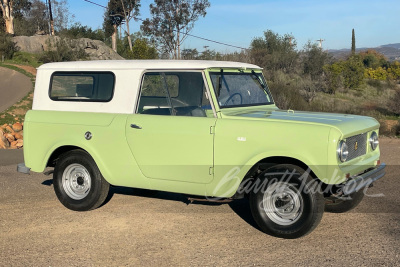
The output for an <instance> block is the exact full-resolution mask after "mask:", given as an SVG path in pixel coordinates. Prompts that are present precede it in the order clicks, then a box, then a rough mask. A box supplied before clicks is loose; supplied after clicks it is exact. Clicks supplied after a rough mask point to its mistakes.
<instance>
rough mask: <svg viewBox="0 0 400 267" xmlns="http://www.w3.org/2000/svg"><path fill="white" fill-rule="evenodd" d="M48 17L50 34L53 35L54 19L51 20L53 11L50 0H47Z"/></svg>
mask: <svg viewBox="0 0 400 267" xmlns="http://www.w3.org/2000/svg"><path fill="white" fill-rule="evenodd" d="M49 18H50V35H53V36H54V20H53V12H52V11H51V0H49Z"/></svg>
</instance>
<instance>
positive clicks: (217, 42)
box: [83, 0, 247, 50]
mask: <svg viewBox="0 0 400 267" xmlns="http://www.w3.org/2000/svg"><path fill="white" fill-rule="evenodd" d="M83 1H85V2H88V3H90V4H93V5H96V6H99V7H102V8H107V7H106V6H103V5H100V4H98V3H95V2H93V1H90V0H83ZM134 19H136V20H139V21H142V22H143V21H144V19H141V18H134ZM173 31H174V32H178V31H177V30H173ZM179 33H181V34H185V35H187V36H190V37H193V38H197V39H200V40H203V41H207V42H211V43H215V44H220V45H225V46H229V47H233V48H238V49H244V50H246V49H247V48H244V47H240V46H236V45H231V44H227V43H223V42H219V41H215V40H211V39H208V38H204V37H200V36H197V35H193V34H189V33H184V32H181V31H179Z"/></svg>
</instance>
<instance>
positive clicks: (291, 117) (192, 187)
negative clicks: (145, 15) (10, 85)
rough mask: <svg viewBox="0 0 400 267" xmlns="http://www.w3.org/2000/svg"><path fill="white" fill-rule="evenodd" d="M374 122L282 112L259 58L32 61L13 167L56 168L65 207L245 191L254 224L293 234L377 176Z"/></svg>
mask: <svg viewBox="0 0 400 267" xmlns="http://www.w3.org/2000/svg"><path fill="white" fill-rule="evenodd" d="M378 128H379V123H378V122H377V121H376V120H375V119H373V118H369V117H362V116H355V115H340V114H328V113H310V112H297V111H293V110H280V109H279V108H278V107H277V106H276V105H275V103H274V101H273V98H272V96H271V94H270V92H269V90H268V87H267V84H266V82H265V79H264V77H263V75H262V69H261V68H260V67H258V66H255V65H251V64H245V63H237V62H218V61H168V60H166V61H165V60H164V61H163V60H146V61H91V62H68V63H52V64H45V65H43V66H41V67H40V68H39V69H38V72H37V79H36V87H35V93H34V101H33V107H32V110H31V111H29V112H28V113H27V115H26V117H25V125H24V129H25V131H24V132H25V135H24V136H25V143H24V146H25V148H24V157H25V164H23V163H22V164H20V165H19V166H18V170H19V171H20V172H25V173H29V171H30V170H32V171H34V172H43V171H44V170H45V169H46V168H48V167H50V168H51V167H54V174H53V184H54V189H55V192H56V194H57V197H58V199H59V200H60V201H61V203H62V204H63V205H64V206H65V207H67V208H69V209H71V210H76V211H86V210H91V209H95V208H97V207H99V206H100V205H101V204H103V203H104V201H105V199H106V198H107V194H108V193H109V188H110V185H113V186H125V187H135V188H143V189H150V190H159V191H168V192H175V193H183V194H187V195H188V196H191V200H192V201H193V200H194V201H223V202H226V201H231V200H235V199H240V198H245V197H247V198H248V199H249V205H250V209H251V212H252V214H253V216H254V219H255V221H256V222H257V224H258V226H259V228H260V229H261V230H262V231H264V232H266V233H268V234H271V235H274V236H278V237H284V238H297V237H300V236H303V235H305V234H307V233H309V232H311V231H312V230H313V229H314V228H315V227H316V226H317V225H318V223H319V222H320V220H321V218H322V214H323V212H324V210H325V211H330V212H345V211H348V210H350V209H352V208H354V207H355V206H356V205H357V204H358V203H359V202H360V201H361V199H362V198H363V196H364V191H365V190H366V188H367V187H368V186H370V185H371V183H372V182H374V181H375V180H377V179H379V178H381V177H382V176H384V168H385V164H383V163H380V160H379V157H380V153H379V142H378Z"/></svg>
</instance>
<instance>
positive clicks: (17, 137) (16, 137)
mask: <svg viewBox="0 0 400 267" xmlns="http://www.w3.org/2000/svg"><path fill="white" fill-rule="evenodd" d="M14 138H15V139H23V138H24V136H23V133H22V131H21V132H18V133H15V134H14Z"/></svg>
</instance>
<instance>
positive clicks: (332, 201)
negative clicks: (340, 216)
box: [325, 190, 364, 213]
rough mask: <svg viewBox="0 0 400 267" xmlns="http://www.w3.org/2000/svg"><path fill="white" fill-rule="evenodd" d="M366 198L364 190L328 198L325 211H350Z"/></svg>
mask: <svg viewBox="0 0 400 267" xmlns="http://www.w3.org/2000/svg"><path fill="white" fill-rule="evenodd" d="M363 198H364V190H359V191H357V192H354V193H352V194H350V195H349V196H346V197H339V198H333V197H330V198H327V199H326V203H325V211H326V212H331V213H343V212H348V211H350V210H352V209H354V208H355V207H357V206H358V204H360V202H361V200H363Z"/></svg>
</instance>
